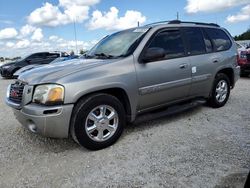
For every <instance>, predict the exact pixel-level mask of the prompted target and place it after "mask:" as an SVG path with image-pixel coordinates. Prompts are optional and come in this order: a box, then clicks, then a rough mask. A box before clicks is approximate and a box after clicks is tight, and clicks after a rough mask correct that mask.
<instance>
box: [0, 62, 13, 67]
mask: <svg viewBox="0 0 250 188" xmlns="http://www.w3.org/2000/svg"><path fill="white" fill-rule="evenodd" d="M15 64H16V62H10V63H4V64H3V65H2V66H1V67H5V66H11V65H15Z"/></svg>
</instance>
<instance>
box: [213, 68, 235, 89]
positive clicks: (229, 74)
mask: <svg viewBox="0 0 250 188" xmlns="http://www.w3.org/2000/svg"><path fill="white" fill-rule="evenodd" d="M219 73H223V74H225V75H226V76H227V77H228V78H229V81H230V87H231V88H233V87H234V83H235V82H234V70H233V69H232V68H223V69H221V70H219V71H218V72H217V73H216V75H218V74H219ZM216 75H215V76H216Z"/></svg>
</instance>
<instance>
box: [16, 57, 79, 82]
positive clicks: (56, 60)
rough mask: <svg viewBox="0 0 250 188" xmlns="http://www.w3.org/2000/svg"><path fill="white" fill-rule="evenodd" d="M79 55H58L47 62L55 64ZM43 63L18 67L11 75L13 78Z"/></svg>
mask: <svg viewBox="0 0 250 188" xmlns="http://www.w3.org/2000/svg"><path fill="white" fill-rule="evenodd" d="M78 57H79V56H77V55H70V56H66V57H58V58H56V59H55V60H53V61H52V62H50V63H49V64H56V63H61V62H64V61H67V60H71V59H76V58H78ZM43 65H44V64H41V65H37V64H34V65H28V66H25V67H23V68H21V69H19V70H18V71H16V72H15V73H14V75H13V77H14V78H18V76H19V75H20V74H22V73H24V72H26V71H29V70H32V69H34V68H37V67H41V66H43Z"/></svg>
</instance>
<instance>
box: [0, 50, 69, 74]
mask: <svg viewBox="0 0 250 188" xmlns="http://www.w3.org/2000/svg"><path fill="white" fill-rule="evenodd" d="M66 55H67V54H66V53H64V52H39V53H34V54H31V55H28V56H26V57H24V58H22V59H21V60H18V61H15V62H11V63H6V64H4V65H2V66H1V67H0V74H1V76H2V77H5V78H13V74H14V73H15V72H16V71H17V70H19V69H20V68H22V67H25V66H27V65H40V64H48V63H50V62H51V61H53V60H55V59H56V58H58V57H61V56H66Z"/></svg>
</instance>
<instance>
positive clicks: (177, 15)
mask: <svg viewBox="0 0 250 188" xmlns="http://www.w3.org/2000/svg"><path fill="white" fill-rule="evenodd" d="M176 18H177V20H179V12H177V14H176Z"/></svg>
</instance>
